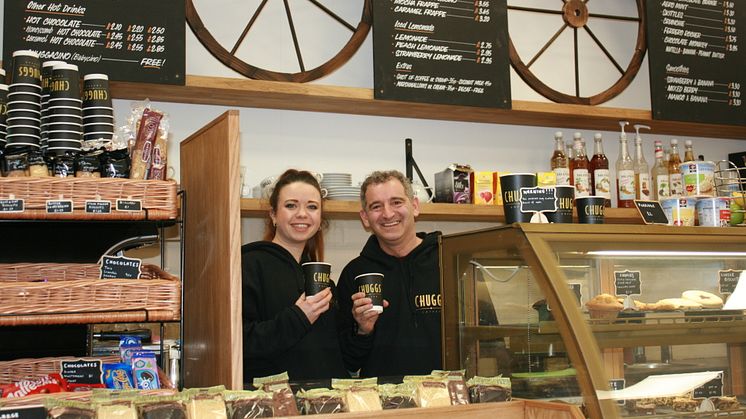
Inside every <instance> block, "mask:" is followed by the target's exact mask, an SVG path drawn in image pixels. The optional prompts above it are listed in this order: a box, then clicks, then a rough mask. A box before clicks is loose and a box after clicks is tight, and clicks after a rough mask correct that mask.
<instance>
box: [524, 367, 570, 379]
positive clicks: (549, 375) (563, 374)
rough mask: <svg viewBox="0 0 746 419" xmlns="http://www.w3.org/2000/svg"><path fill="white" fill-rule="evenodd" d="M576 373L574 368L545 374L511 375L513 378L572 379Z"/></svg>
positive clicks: (525, 373) (526, 373)
mask: <svg viewBox="0 0 746 419" xmlns="http://www.w3.org/2000/svg"><path fill="white" fill-rule="evenodd" d="M576 374H577V372H576V371H575V368H565V369H564V370H557V371H546V372H517V373H513V377H514V378H552V377H572V376H575V375H576Z"/></svg>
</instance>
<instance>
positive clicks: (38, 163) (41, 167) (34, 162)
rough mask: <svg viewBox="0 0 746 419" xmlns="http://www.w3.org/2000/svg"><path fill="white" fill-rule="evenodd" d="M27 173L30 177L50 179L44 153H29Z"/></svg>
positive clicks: (37, 151) (36, 151)
mask: <svg viewBox="0 0 746 419" xmlns="http://www.w3.org/2000/svg"><path fill="white" fill-rule="evenodd" d="M28 172H29V176H30V177H50V175H49V167H47V162H46V161H45V160H44V153H42V152H41V151H39V150H35V151H29V153H28Z"/></svg>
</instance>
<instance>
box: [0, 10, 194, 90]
mask: <svg viewBox="0 0 746 419" xmlns="http://www.w3.org/2000/svg"><path fill="white" fill-rule="evenodd" d="M185 19H186V18H185V4H184V2H183V1H180V0H159V1H155V2H154V1H150V0H85V2H81V1H73V0H5V6H4V20H3V63H5V67H6V70H7V69H9V67H10V63H11V62H12V54H13V52H14V51H17V50H24V49H28V50H32V51H36V52H37V53H39V55H40V58H41V60H42V61H50V60H58V61H65V62H67V63H70V64H75V65H77V66H78V68H79V69H80V72H81V74H91V73H103V74H106V75H108V76H109V79H110V80H118V81H130V82H145V83H161V84H175V85H184V84H185V71H186V64H185V56H186V43H185V40H186V24H185V22H186V20H185Z"/></svg>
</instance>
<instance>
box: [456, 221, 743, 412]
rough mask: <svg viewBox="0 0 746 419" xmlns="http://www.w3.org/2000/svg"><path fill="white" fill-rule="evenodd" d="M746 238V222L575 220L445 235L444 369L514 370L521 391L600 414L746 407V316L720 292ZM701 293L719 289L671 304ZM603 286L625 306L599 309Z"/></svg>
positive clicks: (733, 277)
mask: <svg viewBox="0 0 746 419" xmlns="http://www.w3.org/2000/svg"><path fill="white" fill-rule="evenodd" d="M745 239H746V230H744V229H740V228H707V227H668V226H614V225H567V224H564V225H547V224H544V225H539V224H515V225H512V226H504V227H497V228H492V229H486V230H480V231H475V232H468V233H460V234H452V235H446V236H443V238H442V242H441V263H442V282H441V285H442V292H443V299H444V303H443V307H444V308H443V316H444V325H443V330H444V343H443V353H444V361H445V367H446V368H447V369H465V370H466V371H467V376H471V375H487V376H489V375H496V374H503V375H507V376H511V380H512V381H513V389H514V396H516V397H522V398H528V399H545V398H552V399H553V398H560V399H565V400H566V401H571V402H574V403H582V404H584V405H585V407H586V408H587V410H588V413H589V415H590V416H591V417H593V418H606V419H608V418H617V417H633V416H638V415H650V414H654V413H657V414H665V415H667V416H666V417H669V416H668V415H671V416H670V417H694V416H692V415H694V413H692V411H693V410H694V409H696V408H698V407H700V405H702V403H703V402H705V401H708V402H707V403H705V404H704V405H703V407H710V406H709V403H710V402H711V403H712V406H711V407H714V408H716V409H719V410H718V411H717V414H718V415H726V414H727V415H743V414H745V413H746V404H745V402H746V399H744V397H745V396H746V371H745V370H744V366H745V365H746V313H745V312H744V310H743V308H744V306H743V305H741V306H739V308H732V309H731V307H728V308H729V309H727V310H726V309H723V308H722V306H718V304H717V301H716V302H715V304H712V303H711V300H719V299H723V300H726V301H727V298H728V296H729V295H730V293H731V292H732V291H733V288H734V287H735V286H736V284H738V279H739V278H740V277H741V276H742V275H741V274H742V272H743V271H744V269H746V251H744V245H743V243H744V240H745ZM742 286H743V285H742ZM691 290H697V291H698V293H696V294H698V295H703V296H708V295H714V296H715V297H714V298H711V300H708V298H706V297H705V298H703V299H702V301H705V302H706V305H707V307H702V306H699V307H696V304H690V303H689V302H687V301H684V302H680V301H678V300H673V301H672V300H670V299H672V298H681V297H682V294H683V292H684V291H691ZM485 293H486V296H487V297H488V298H485ZM601 294H610V295H613V296H614V297H611V300H612V301H613V302H610V303H608V305H606V306H603V307H602V308H607V307H614V308H613V309H611V310H610V311H606V312H602V311H599V310H600V309H599V308H598V307H597V306H594V307H593V308H594V310H589V309H588V306H587V305H586V304H587V303H588V302H589V301H591V300H594V298H595V300H599V299H601V297H598V298H596V297H597V296H599V295H601ZM478 295H479V297H478ZM626 295H630V297H629V298H628V299H627V306H628V309H625V310H624V311H621V310H622V304H621V303H619V302H620V301H624V300H625V297H626ZM687 295H688V296H689V293H687ZM617 298H619V301H617ZM595 300H594V301H595ZM688 301H692V300H691V299H690V300H688ZM617 304H618V305H617ZM677 304H678V305H677ZM591 305H593V303H591ZM633 306H636V307H637V309H632V308H631V307H633ZM684 306H691V307H687V308H686V309H684V308H683V307H684ZM486 311H494V312H495V313H496V315H497V321H494V320H490V317H488V316H483V315H480V314H481V313H484V312H486ZM591 311H592V312H591ZM664 379H672V380H674V382H675V385H661V384H657V385H656V384H655V383H660V382H661V381H660V380H664ZM703 380H704V381H703ZM650 382H652V383H653V385H652V386H650V387H647V388H646V387H642V386H646V385H648V384H647V383H650ZM612 385H613V386H614V389H615V390H619V391H615V392H608V390H609V389H610V386H612ZM676 386H679V387H676ZM625 387H626V388H627V389H626V390H621V389H622V388H625ZM641 387H642V388H643V389H645V388H646V390H639V391H638V392H637V394H635V391H636V389H639V388H641ZM640 392H643V393H640ZM640 394H645V396H641V395H640ZM676 397H679V398H676ZM710 413H711V412H710ZM701 414H702V413H697V415H701ZM697 417H703V416H697Z"/></svg>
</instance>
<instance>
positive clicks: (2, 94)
mask: <svg viewBox="0 0 746 419" xmlns="http://www.w3.org/2000/svg"><path fill="white" fill-rule="evenodd" d="M7 117H8V85H7V84H2V83H0V124H5V118H7Z"/></svg>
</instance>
